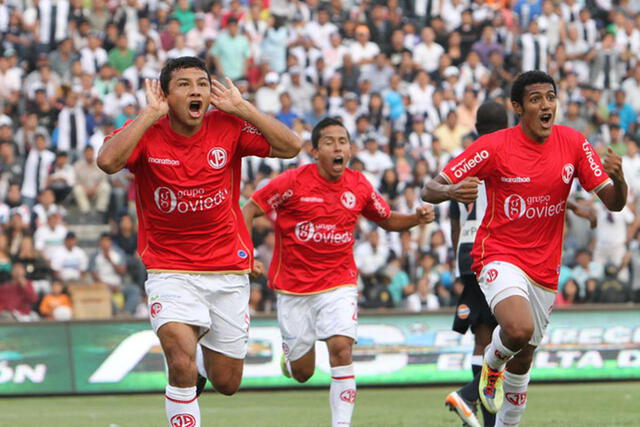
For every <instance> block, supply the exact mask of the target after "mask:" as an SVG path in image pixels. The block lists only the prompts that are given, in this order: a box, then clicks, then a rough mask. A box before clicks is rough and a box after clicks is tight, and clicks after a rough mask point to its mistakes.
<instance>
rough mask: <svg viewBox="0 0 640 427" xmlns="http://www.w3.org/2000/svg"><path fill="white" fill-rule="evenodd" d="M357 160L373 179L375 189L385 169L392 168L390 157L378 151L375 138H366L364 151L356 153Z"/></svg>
mask: <svg viewBox="0 0 640 427" xmlns="http://www.w3.org/2000/svg"><path fill="white" fill-rule="evenodd" d="M358 158H359V159H360V160H362V163H364V169H365V170H366V171H367V172H369V173H371V175H372V176H373V177H374V178H375V185H374V187H375V188H378V186H379V185H380V180H381V179H382V174H383V173H384V171H385V169H390V168H393V162H392V161H391V157H389V155H388V154H387V153H384V152H382V151H380V150H379V148H378V141H376V140H375V138H367V140H366V141H365V150H362V151H361V152H359V153H358Z"/></svg>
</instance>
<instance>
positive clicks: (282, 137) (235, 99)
mask: <svg viewBox="0 0 640 427" xmlns="http://www.w3.org/2000/svg"><path fill="white" fill-rule="evenodd" d="M226 82H227V86H226V87H225V85H223V84H222V83H220V82H219V81H217V80H215V79H214V80H213V81H212V83H211V102H213V104H214V105H215V106H216V108H218V109H219V110H221V111H224V112H225V113H229V114H233V115H234V116H236V117H239V118H241V119H242V120H244V121H246V122H249V123H251V124H252V125H253V126H255V127H256V128H257V129H258V130H259V131H260V132H261V133H262V135H263V136H264V137H265V139H266V140H267V142H268V143H269V145H271V153H270V156H271V157H279V158H282V159H290V158H293V157H295V156H296V155H297V154H298V152H299V151H300V147H302V141H301V140H300V138H298V136H297V135H296V134H295V133H293V132H292V131H291V130H290V129H289V128H288V127H286V126H285V125H284V124H283V123H282V122H280V121H278V120H276V119H275V118H273V117H271V116H269V115H267V114H264V113H262V112H260V111H259V110H258V109H257V108H256V107H255V106H254V105H253V104H251V103H250V102H249V101H247V100H246V99H244V98H243V97H242V95H241V94H240V91H239V90H238V88H237V87H235V86H234V85H233V83H232V82H231V80H230V79H229V78H228V77H227V78H226Z"/></svg>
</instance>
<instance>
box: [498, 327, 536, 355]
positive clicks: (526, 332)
mask: <svg viewBox="0 0 640 427" xmlns="http://www.w3.org/2000/svg"><path fill="white" fill-rule="evenodd" d="M502 330H503V332H504V334H505V335H506V336H507V337H508V341H509V343H510V344H511V346H515V347H517V348H512V350H519V349H521V348H522V347H524V346H525V345H527V343H528V342H529V341H530V340H531V336H532V335H533V324H528V323H513V324H510V325H505V326H503V327H502ZM505 344H506V345H507V346H509V344H507V343H505Z"/></svg>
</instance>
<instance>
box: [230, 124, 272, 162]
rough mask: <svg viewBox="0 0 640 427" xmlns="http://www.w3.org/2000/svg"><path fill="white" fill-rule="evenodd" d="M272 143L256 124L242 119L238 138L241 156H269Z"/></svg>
mask: <svg viewBox="0 0 640 427" xmlns="http://www.w3.org/2000/svg"><path fill="white" fill-rule="evenodd" d="M270 152H271V145H270V144H269V142H268V141H267V139H266V138H265V137H264V135H262V132H260V131H259V130H258V128H256V127H255V126H254V125H252V124H251V123H249V122H246V121H244V120H241V121H240V136H239V138H238V153H239V154H240V156H242V157H244V156H258V157H268V156H269V153H270Z"/></svg>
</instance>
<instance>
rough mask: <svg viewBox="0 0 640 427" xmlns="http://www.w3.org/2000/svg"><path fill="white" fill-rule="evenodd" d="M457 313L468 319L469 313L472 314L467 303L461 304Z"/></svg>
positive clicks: (461, 317) (460, 316) (463, 318)
mask: <svg viewBox="0 0 640 427" xmlns="http://www.w3.org/2000/svg"><path fill="white" fill-rule="evenodd" d="M456 314H457V316H458V317H459V318H460V319H462V320H466V319H468V318H469V315H470V314H471V309H470V308H469V306H468V305H466V304H460V305H459V306H458V310H457V311H456Z"/></svg>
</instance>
